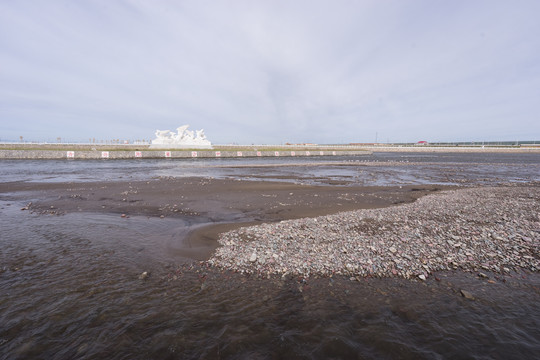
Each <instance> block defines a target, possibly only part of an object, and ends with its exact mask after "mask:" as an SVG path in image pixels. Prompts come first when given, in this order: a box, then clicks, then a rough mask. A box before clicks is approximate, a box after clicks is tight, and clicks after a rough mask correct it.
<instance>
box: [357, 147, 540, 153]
mask: <svg viewBox="0 0 540 360" xmlns="http://www.w3.org/2000/svg"><path fill="white" fill-rule="evenodd" d="M364 148H365V149H366V150H369V151H372V152H432V153H482V152H483V153H540V147H534V146H521V147H510V146H506V147H503V146H500V147H496V146H484V147H482V146H474V147H473V146H421V145H420V146H364Z"/></svg>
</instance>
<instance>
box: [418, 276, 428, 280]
mask: <svg viewBox="0 0 540 360" xmlns="http://www.w3.org/2000/svg"><path fill="white" fill-rule="evenodd" d="M418 278H419V279H420V280H422V281H426V276H425V275H424V274H420V275H418Z"/></svg>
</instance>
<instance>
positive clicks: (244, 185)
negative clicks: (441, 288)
mask: <svg viewBox="0 0 540 360" xmlns="http://www.w3.org/2000/svg"><path fill="white" fill-rule="evenodd" d="M441 188H443V187H442V186H437V185H423V186H419V185H416V186H387V187H381V186H358V185H356V186H354V185H352V186H347V187H343V186H328V185H327V186H310V185H299V184H293V183H285V182H266V181H235V180H222V179H204V178H164V179H154V180H151V181H116V182H90V183H28V182H11V183H2V184H0V194H2V193H3V194H9V197H10V198H12V199H14V200H15V199H17V200H18V201H23V202H25V203H26V204H27V206H25V207H23V209H24V210H28V211H31V212H34V213H38V214H43V215H65V214H69V213H100V214H110V215H113V216H117V217H118V219H122V220H125V221H132V219H131V218H136V217H141V216H145V217H148V218H158V219H179V220H182V221H183V222H185V226H186V227H187V228H188V230H187V231H186V239H183V240H182V244H183V245H179V246H178V247H177V250H178V251H177V254H178V255H179V256H181V257H185V258H190V259H196V260H206V259H208V258H209V257H210V255H211V254H212V252H213V251H214V250H215V248H216V247H217V246H218V242H217V239H218V234H219V233H221V232H225V231H228V230H231V229H235V228H238V227H239V226H243V225H253V224H261V223H265V222H276V221H282V220H288V219H299V218H305V217H316V216H321V215H328V214H334V213H337V212H341V211H347V210H354V209H368V208H380V207H387V206H392V205H395V204H399V203H407V202H412V201H415V200H416V199H418V198H420V197H422V196H424V195H426V194H428V193H430V192H433V191H437V190H439V189H441ZM447 188H449V187H447ZM133 221H137V220H135V219H133ZM167 226H171V224H167Z"/></svg>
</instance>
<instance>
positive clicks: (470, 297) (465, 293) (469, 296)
mask: <svg viewBox="0 0 540 360" xmlns="http://www.w3.org/2000/svg"><path fill="white" fill-rule="evenodd" d="M460 293H461V296H463V297H464V298H465V299H468V300H474V296H473V294H471V293H470V292H468V291H467V290H460Z"/></svg>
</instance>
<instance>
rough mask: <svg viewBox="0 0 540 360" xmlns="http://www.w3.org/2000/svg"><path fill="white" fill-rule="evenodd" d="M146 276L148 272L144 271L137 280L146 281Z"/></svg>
mask: <svg viewBox="0 0 540 360" xmlns="http://www.w3.org/2000/svg"><path fill="white" fill-rule="evenodd" d="M148 276H149V274H148V271H145V272H143V273H142V274H141V275H139V280H146V279H147V278H148Z"/></svg>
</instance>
